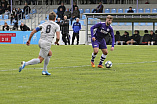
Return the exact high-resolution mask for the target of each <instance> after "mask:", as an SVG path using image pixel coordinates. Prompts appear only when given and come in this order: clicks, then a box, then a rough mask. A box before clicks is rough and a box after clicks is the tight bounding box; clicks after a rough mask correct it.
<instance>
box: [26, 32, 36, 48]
mask: <svg viewBox="0 0 157 104" xmlns="http://www.w3.org/2000/svg"><path fill="white" fill-rule="evenodd" d="M36 32H37V30H36V29H34V30H33V31H32V32H31V34H30V36H29V39H28V41H27V43H26V45H28V46H29V45H30V41H31V39H32V36H33V35H34V34H35V33H36Z"/></svg>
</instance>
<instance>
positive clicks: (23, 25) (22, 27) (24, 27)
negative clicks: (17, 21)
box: [20, 23, 30, 31]
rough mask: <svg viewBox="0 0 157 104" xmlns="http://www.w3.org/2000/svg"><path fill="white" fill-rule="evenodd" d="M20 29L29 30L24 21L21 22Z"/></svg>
mask: <svg viewBox="0 0 157 104" xmlns="http://www.w3.org/2000/svg"><path fill="white" fill-rule="evenodd" d="M20 29H21V31H30V28H29V27H28V26H27V25H25V24H24V23H21V25H20Z"/></svg>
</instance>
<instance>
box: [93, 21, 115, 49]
mask: <svg viewBox="0 0 157 104" xmlns="http://www.w3.org/2000/svg"><path fill="white" fill-rule="evenodd" d="M94 29H97V30H96V31H95V33H93V31H94ZM108 33H110V34H111V37H112V47H114V32H113V29H112V27H111V26H110V25H109V26H106V23H105V22H103V23H101V22H100V23H97V24H95V25H94V26H92V27H91V36H92V38H93V37H95V38H96V40H100V41H101V40H102V39H104V37H105V36H106V35H107V34H108Z"/></svg>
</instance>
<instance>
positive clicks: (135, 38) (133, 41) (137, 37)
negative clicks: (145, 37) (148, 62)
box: [127, 30, 140, 45]
mask: <svg viewBox="0 0 157 104" xmlns="http://www.w3.org/2000/svg"><path fill="white" fill-rule="evenodd" d="M130 38H131V40H129V41H127V44H131V45H133V44H139V43H140V35H139V31H138V30H135V34H133V35H132V36H131V37H130Z"/></svg>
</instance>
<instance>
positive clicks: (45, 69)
mask: <svg viewBox="0 0 157 104" xmlns="http://www.w3.org/2000/svg"><path fill="white" fill-rule="evenodd" d="M51 56H52V51H51V50H50V51H49V53H48V56H47V57H46V58H45V60H44V68H43V71H42V75H51V73H49V72H48V71H47V66H48V64H49V61H50V58H51Z"/></svg>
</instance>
